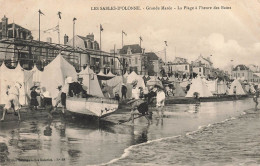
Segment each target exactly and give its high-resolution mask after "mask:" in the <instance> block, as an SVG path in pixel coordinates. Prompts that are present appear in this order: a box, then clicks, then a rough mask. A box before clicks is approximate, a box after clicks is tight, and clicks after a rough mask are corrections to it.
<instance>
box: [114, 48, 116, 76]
mask: <svg viewBox="0 0 260 166" xmlns="http://www.w3.org/2000/svg"><path fill="white" fill-rule="evenodd" d="M115 60H116V45H115V44H114V73H116V62H115Z"/></svg>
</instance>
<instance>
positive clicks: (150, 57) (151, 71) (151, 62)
mask: <svg viewBox="0 0 260 166" xmlns="http://www.w3.org/2000/svg"><path fill="white" fill-rule="evenodd" d="M145 56H146V57H147V64H146V65H147V74H148V75H150V76H159V74H160V71H161V68H162V63H161V61H162V60H161V58H159V57H158V56H157V55H156V54H155V53H154V52H147V53H145Z"/></svg>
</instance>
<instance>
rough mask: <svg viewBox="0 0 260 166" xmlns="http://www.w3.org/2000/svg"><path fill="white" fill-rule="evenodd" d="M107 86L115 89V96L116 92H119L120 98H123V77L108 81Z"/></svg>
mask: <svg viewBox="0 0 260 166" xmlns="http://www.w3.org/2000/svg"><path fill="white" fill-rule="evenodd" d="M106 84H107V85H108V86H110V87H113V94H115V92H117V93H118V94H119V96H120V97H122V96H121V95H122V94H121V87H122V84H123V77H122V76H115V77H114V78H112V79H110V80H107V81H106Z"/></svg>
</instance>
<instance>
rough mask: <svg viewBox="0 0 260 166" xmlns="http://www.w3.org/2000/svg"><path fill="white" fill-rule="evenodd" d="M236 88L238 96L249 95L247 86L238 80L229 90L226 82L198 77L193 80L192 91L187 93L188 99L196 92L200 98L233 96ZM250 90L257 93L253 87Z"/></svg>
mask: <svg viewBox="0 0 260 166" xmlns="http://www.w3.org/2000/svg"><path fill="white" fill-rule="evenodd" d="M234 88H235V89H236V94H237V95H245V94H247V93H248V91H247V90H246V88H245V86H244V85H243V84H242V83H241V82H240V81H239V80H237V79H236V80H234V81H233V82H232V83H231V85H230V87H229V88H228V87H227V84H226V82H225V81H218V80H213V81H207V80H205V79H202V78H201V77H199V76H198V77H196V78H195V79H193V80H192V82H191V85H190V89H189V91H188V92H187V95H186V97H194V93H195V92H197V93H198V94H199V97H211V96H213V95H214V94H228V95H233V94H234V92H233V90H234ZM249 88H251V91H253V92H255V90H254V88H253V87H252V86H250V87H249Z"/></svg>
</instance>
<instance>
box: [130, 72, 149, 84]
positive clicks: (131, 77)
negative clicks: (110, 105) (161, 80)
mask: <svg viewBox="0 0 260 166" xmlns="http://www.w3.org/2000/svg"><path fill="white" fill-rule="evenodd" d="M134 80H137V81H138V82H137V87H142V88H145V84H144V80H143V78H142V76H140V75H137V74H136V73H135V72H134V71H133V72H132V73H131V74H129V75H128V77H127V83H129V84H131V83H132V82H133V81H134Z"/></svg>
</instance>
